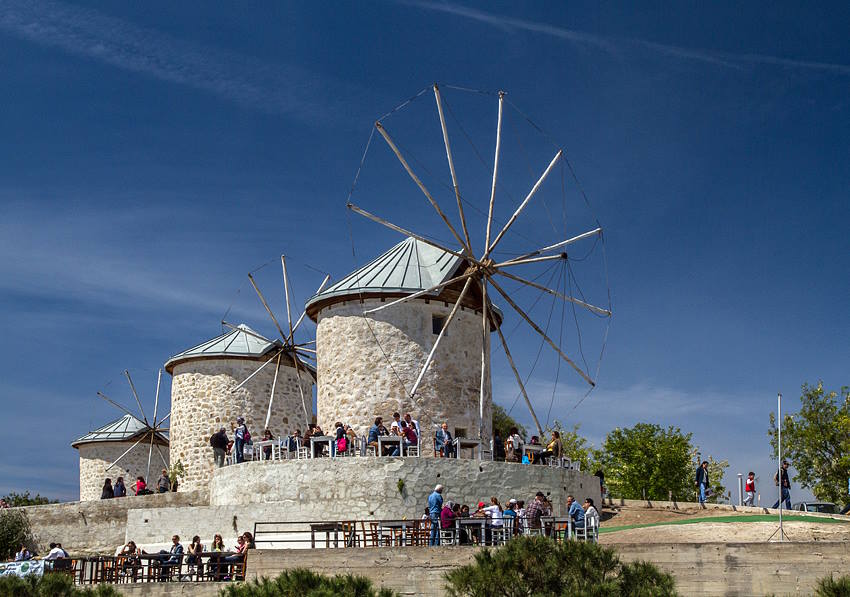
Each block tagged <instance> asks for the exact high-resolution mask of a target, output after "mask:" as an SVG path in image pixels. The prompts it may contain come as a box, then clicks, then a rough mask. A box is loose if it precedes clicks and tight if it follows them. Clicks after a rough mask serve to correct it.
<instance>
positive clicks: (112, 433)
mask: <svg viewBox="0 0 850 597" xmlns="http://www.w3.org/2000/svg"><path fill="white" fill-rule="evenodd" d="M149 429H150V428H149V427H148V425H145V422H144V421H141V420H139V419H138V418H137V417H134V416H133V415H131V414H126V415H124V416H123V417H121V418H120V419H116V420H115V421H112V422H111V423H107V424H106V425H104V426H103V427H101V428H100V429H95V430H94V431H90V432H89V433H87V434H85V435H84V436H82V437H80V438H77V439H75V440H74V441H73V442H72V443H71V447H73V448H76V447H78V446H79V445H80V444H89V443H93V442H126V441H133V440H135V439H138V437H139V436H140V435H144V434H145V433H147V432H148V430H149ZM156 438H157V443H158V444H160V445H165V446H167V445H168V439H166V438H165V437H164V436H163V435H161V434H159V433H157V434H156Z"/></svg>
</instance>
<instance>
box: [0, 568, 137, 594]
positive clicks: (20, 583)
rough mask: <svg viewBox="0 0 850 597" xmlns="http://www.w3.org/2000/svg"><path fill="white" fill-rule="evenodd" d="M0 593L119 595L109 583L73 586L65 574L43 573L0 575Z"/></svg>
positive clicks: (72, 582)
mask: <svg viewBox="0 0 850 597" xmlns="http://www.w3.org/2000/svg"><path fill="white" fill-rule="evenodd" d="M0 595H3V596H4V597H5V596H6V595H14V597H121V593H119V592H118V591H117V590H116V589H114V588H113V587H111V586H109V585H98V587H97V588H95V589H89V588H82V587H76V586H74V581H73V579H72V578H71V577H70V576H68V575H67V574H60V573H56V574H50V573H48V574H45V575H44V576H27V577H24V578H20V577H18V576H3V577H0Z"/></svg>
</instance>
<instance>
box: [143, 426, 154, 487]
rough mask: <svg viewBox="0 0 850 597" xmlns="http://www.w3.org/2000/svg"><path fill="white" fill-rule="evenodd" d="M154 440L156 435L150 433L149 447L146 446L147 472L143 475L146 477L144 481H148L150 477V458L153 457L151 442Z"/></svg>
mask: <svg viewBox="0 0 850 597" xmlns="http://www.w3.org/2000/svg"><path fill="white" fill-rule="evenodd" d="M155 438H156V434H155V433H151V445H150V446H148V469H147V471H148V472H147V473H145V475H147V476H146V477H145V479H150V476H151V456H153V440H154V439H155Z"/></svg>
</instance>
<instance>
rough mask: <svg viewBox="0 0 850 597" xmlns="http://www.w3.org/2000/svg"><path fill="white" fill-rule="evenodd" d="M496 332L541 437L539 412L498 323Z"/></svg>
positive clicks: (541, 429)
mask: <svg viewBox="0 0 850 597" xmlns="http://www.w3.org/2000/svg"><path fill="white" fill-rule="evenodd" d="M494 327H495V328H496V332H497V333H498V334H499V340H500V341H501V342H502V348H504V349H505V356H506V357H508V363H510V365H511V370H512V371H513V372H514V377H516V382H517V384H519V391H520V392H522V397H523V398H525V405H526V406H527V407H528V411H529V412H530V413H531V418H532V419H534V426H535V427H537V433H538V435H539V436H540V437H543V428H542V427H541V426H540V421H538V420H537V414H535V412H534V408H533V407H532V406H531V400H530V399H529V398H528V392H526V391H525V384H524V383H522V377H521V376H520V374H519V371H518V370H517V368H516V364H515V363H514V358H513V356H511V351H510V349H509V348H508V342H507V340H505V336H504V335H503V334H502V330H501V329H500V328H499V326H498V325H495V323H494Z"/></svg>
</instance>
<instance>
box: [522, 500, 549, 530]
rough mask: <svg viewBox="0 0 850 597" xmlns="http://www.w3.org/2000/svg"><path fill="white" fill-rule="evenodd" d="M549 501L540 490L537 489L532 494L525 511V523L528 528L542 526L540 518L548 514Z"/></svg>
mask: <svg viewBox="0 0 850 597" xmlns="http://www.w3.org/2000/svg"><path fill="white" fill-rule="evenodd" d="M548 503H549V501H548V500H547V499H546V496H545V495H544V494H543V492H542V491H538V492H537V494H536V495H535V496H534V501H533V502H531V504H530V505H529V506H528V508H527V509H526V511H525V518H526V524H527V525H528V528H530V529H539V528H542V526H543V525H542V524H541V521H540V518H541V517H543V516H548V514H549V507H548Z"/></svg>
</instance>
